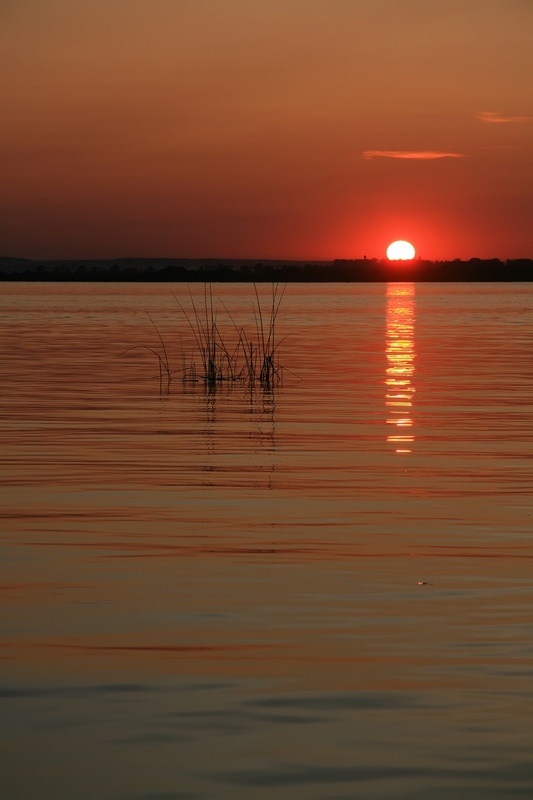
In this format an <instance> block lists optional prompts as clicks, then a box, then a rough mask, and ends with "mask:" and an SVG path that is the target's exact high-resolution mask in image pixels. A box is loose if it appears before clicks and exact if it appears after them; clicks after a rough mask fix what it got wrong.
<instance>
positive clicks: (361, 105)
mask: <svg viewBox="0 0 533 800" xmlns="http://www.w3.org/2000/svg"><path fill="white" fill-rule="evenodd" d="M532 30H533V3H529V2H522V0H505V2H504V0H485V1H484V2H483V3H481V2H474V1H473V2H471V3H468V4H465V3H464V2H462V0H437V1H436V2H434V3H432V4H431V5H430V6H429V7H428V4H427V3H425V2H423V1H422V0H403V1H402V2H401V3H399V2H397V0H358V2H351V3H347V2H345V0H334V2H329V3H326V2H324V0H269V2H254V3H250V2H249V0H217V2H214V0H194V2H193V1H192V0H181V2H175V0H158V2H157V3H155V4H154V3H153V2H148V0H135V2H130V3H124V2H122V0H91V1H90V2H89V0H71V1H70V2H66V1H65V0H47V2H46V3H45V2H42V0H25V2H19V3H15V2H5V3H2V4H0V46H1V47H2V52H3V54H4V74H5V76H6V77H7V80H4V82H3V85H2V88H1V89H0V100H1V104H2V110H3V124H2V129H1V132H0V158H1V160H2V164H3V168H2V172H3V180H2V194H1V197H0V220H1V223H0V255H6V256H20V257H27V258H43V259H46V258H58V259H59V258H108V257H120V256H135V257H143V256H144V257H158V256H165V257H186V258H204V257H205V258H207V257H220V258H256V257H257V258H263V259H267V258H270V259H275V258H285V259H328V260H329V259H333V258H360V257H362V256H363V255H367V256H368V257H378V258H381V257H384V255H385V251H386V247H387V245H388V243H389V242H391V241H393V240H394V239H400V238H408V239H410V240H412V241H416V242H417V253H418V254H419V255H420V256H421V257H422V258H428V259H442V260H444V259H453V258H463V259H468V258H471V257H473V256H478V257H480V258H491V257H499V258H518V257H532V256H533V228H532V226H531V218H532V213H533V146H532V123H531V118H532V117H533V100H532V96H531V89H530V86H531V82H532V80H531V79H532V77H533V76H532V72H533V67H532V65H531V58H530V51H531V44H532V42H531V39H532V33H531V32H532ZM480 109H488V110H484V111H480Z"/></svg>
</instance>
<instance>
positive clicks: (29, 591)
mask: <svg viewBox="0 0 533 800" xmlns="http://www.w3.org/2000/svg"><path fill="white" fill-rule="evenodd" d="M174 291H176V292H178V293H179V297H180V298H181V300H182V301H183V303H184V304H185V305H187V303H189V304H190V300H189V299H188V295H187V293H186V289H185V287H177V288H176V287H175V288H174ZM193 291H194V292H196V294H197V298H198V302H199V304H200V305H201V303H202V302H203V301H202V298H203V294H202V291H203V290H202V289H201V288H200V287H198V289H193ZM213 294H214V296H215V297H220V298H221V300H223V302H224V303H225V305H226V306H227V307H228V309H229V310H230V311H231V313H232V316H233V317H234V318H235V320H238V322H239V324H247V325H249V326H252V327H253V324H254V319H253V313H252V310H251V302H252V297H253V287H250V286H227V285H226V286H215V287H213ZM264 297H265V303H266V304H267V303H268V298H269V291H268V289H267V287H265V289H264ZM219 308H220V312H219V317H218V319H219V322H220V326H221V328H223V329H224V331H225V335H226V336H227V339H228V341H229V339H230V338H231V336H232V330H233V328H232V325H231V323H228V321H227V318H226V317H225V312H224V310H223V307H222V305H220V306H219ZM145 309H146V310H148V311H149V312H150V314H151V315H152V316H153V318H154V320H155V321H156V322H157V325H158V327H159V329H160V331H161V333H162V335H163V338H164V340H165V342H166V344H167V348H168V353H169V359H170V362H171V365H172V366H173V367H174V368H175V369H179V368H181V366H182V363H183V361H182V355H181V353H182V351H184V352H185V358H186V359H189V358H190V357H191V355H190V354H191V352H192V346H193V344H192V336H191V332H190V329H188V327H187V324H186V322H185V321H184V319H183V316H182V315H181V312H180V310H179V308H178V306H177V304H176V302H175V300H174V298H173V297H172V295H171V293H170V289H169V287H168V286H146V285H143V286H141V285H128V286H118V285H117V286H112V285H108V286H98V285H83V284H80V285H74V286H73V285H64V284H56V285H46V284H27V285H21V284H9V285H4V287H3V295H2V299H1V301H0V329H1V339H0V341H1V342H2V345H1V353H0V362H1V363H0V367H1V374H2V376H3V391H2V394H1V395H0V425H1V433H2V442H3V446H2V452H3V459H2V468H1V469H2V475H1V477H2V484H3V489H2V506H1V538H0V596H1V600H2V605H1V618H0V628H1V631H0V646H1V649H0V708H1V712H0V775H1V784H0V785H1V795H2V797H5V798H6V800H11V798H16V800H36V799H37V798H38V799H39V800H40V799H41V798H46V799H48V798H51V799H52V798H53V799H54V800H70V798H76V800H93V798H99V800H100V798H102V799H103V800H107V799H108V798H120V800H148V799H149V798H150V799H151V800H155V799H156V798H157V800H170V798H174V799H177V798H180V800H185V798H195V800H200V799H202V798H209V800H215V799H216V798H237V799H240V798H242V800H248V798H254V799H255V798H265V800H267V799H268V800H269V799H270V798H291V799H292V798H296V799H297V800H300V798H301V799H302V800H303V798H306V800H307V798H311V800H319V799H320V800H326V799H327V800H341V799H342V800H348V799H350V800H351V799H352V798H365V799H366V798H387V800H396V799H397V798H402V799H403V798H409V799H410V800H412V799H413V798H414V799H415V800H419V799H420V800H421V799H422V798H424V799H426V798H432V799H433V798H436V799H437V800H441V799H442V800H444V799H445V800H448V798H459V799H460V800H485V798H489V800H490V799H491V798H494V799H495V800H496V798H497V800H501V799H502V798H505V799H507V798H530V797H532V796H533V762H532V760H531V745H532V726H531V718H532V715H533V700H532V697H533V694H532V689H533V661H532V659H533V625H532V621H533V619H532V616H533V615H532V611H531V609H532V608H533V581H532V576H533V572H532V570H533V560H532V559H533V545H532V528H533V525H532V521H533V466H532V452H533V448H532V444H533V366H532V365H533V360H532V358H531V353H532V351H533V288H532V287H531V284H513V285H510V284H500V285H490V284H488V285H477V286H474V285H457V284H448V285H421V284H417V285H415V284H408V283H406V284H398V283H395V284H388V285H365V284H361V285H357V286H355V285H352V286H347V285H338V286H332V285H323V286H316V285H315V286H310V285H302V286H298V287H296V286H295V287H291V286H289V287H288V289H287V293H286V296H285V298H284V301H283V304H282V310H281V312H280V319H279V325H278V331H277V333H278V336H279V339H280V340H281V339H282V337H284V336H287V339H285V341H284V342H283V343H282V345H281V355H280V360H281V362H282V363H283V364H284V365H285V367H286V368H287V370H290V372H289V371H286V373H285V380H284V384H283V386H281V387H278V388H277V389H276V390H275V391H270V392H268V391H262V390H260V389H258V388H256V389H255V390H253V391H250V390H248V389H246V388H245V387H240V386H234V387H231V388H229V387H220V388H219V389H218V390H217V391H211V392H209V391H206V390H205V388H204V387H203V385H202V384H201V383H199V384H192V385H185V386H184V385H183V384H182V383H181V381H180V380H179V376H178V375H177V374H176V375H175V377H176V378H178V379H177V380H174V381H173V382H172V383H171V384H170V387H169V391H168V392H167V391H166V387H165V386H163V392H162V394H161V395H160V392H159V381H158V377H156V379H155V380H152V376H157V372H158V370H157V363H156V361H155V359H154V356H153V355H152V354H151V353H150V352H149V351H147V350H142V349H140V350H134V351H130V352H129V353H128V354H126V355H120V354H121V352H122V351H123V350H124V349H125V348H127V347H129V346H132V345H148V346H150V347H153V348H156V349H157V348H158V347H159V346H160V345H159V342H158V340H157V336H156V334H155V331H154V329H153V328H152V327H151V325H150V322H149V320H148V318H147V317H146V314H145ZM226 326H227V327H226ZM291 373H295V374H297V375H298V376H299V378H300V380H298V379H297V378H296V377H294V375H292V374H291Z"/></svg>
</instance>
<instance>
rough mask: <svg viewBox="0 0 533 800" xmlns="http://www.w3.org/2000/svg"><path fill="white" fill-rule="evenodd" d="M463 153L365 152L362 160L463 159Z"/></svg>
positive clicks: (417, 151)
mask: <svg viewBox="0 0 533 800" xmlns="http://www.w3.org/2000/svg"><path fill="white" fill-rule="evenodd" d="M464 157H465V156H464V155H463V153H448V152H446V153H443V152H440V151H438V150H365V152H364V153H363V158H366V159H367V160H369V159H372V158H410V159H414V160H417V161H433V160H434V159H436V158H464Z"/></svg>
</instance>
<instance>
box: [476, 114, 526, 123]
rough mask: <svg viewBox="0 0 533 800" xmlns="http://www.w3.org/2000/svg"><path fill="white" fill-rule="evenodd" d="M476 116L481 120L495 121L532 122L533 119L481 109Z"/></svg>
mask: <svg viewBox="0 0 533 800" xmlns="http://www.w3.org/2000/svg"><path fill="white" fill-rule="evenodd" d="M475 117H476V119H479V120H481V122H495V123H501V122H503V123H507V122H531V120H532V119H533V117H505V116H504V115H503V114H500V113H498V111H480V112H479V113H478V114H476V115H475Z"/></svg>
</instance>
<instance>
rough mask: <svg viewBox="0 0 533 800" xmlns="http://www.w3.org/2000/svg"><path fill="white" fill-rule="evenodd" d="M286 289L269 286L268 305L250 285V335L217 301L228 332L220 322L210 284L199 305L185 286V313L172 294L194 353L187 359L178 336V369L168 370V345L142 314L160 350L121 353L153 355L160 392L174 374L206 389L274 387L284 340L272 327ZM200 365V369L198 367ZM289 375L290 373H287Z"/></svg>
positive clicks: (279, 375)
mask: <svg viewBox="0 0 533 800" xmlns="http://www.w3.org/2000/svg"><path fill="white" fill-rule="evenodd" d="M285 288H286V286H283V287H282V288H280V285H279V284H277V283H276V284H273V285H272V294H271V298H270V302H269V304H268V306H265V304H264V301H263V304H262V303H261V299H260V296H259V292H258V289H257V286H256V285H255V284H254V292H255V297H254V299H253V300H252V307H253V316H254V322H255V325H254V331H253V333H250V332H249V331H247V330H246V329H245V328H244V326H242V325H238V324H237V322H236V321H235V319H234V317H233V315H232V314H231V312H230V310H229V309H228V308H227V307H226V305H225V304H224V303H223V301H220V303H221V305H222V307H223V309H224V311H225V312H226V317H227V319H228V320H229V322H230V323H231V326H230V332H228V330H227V326H226V327H221V325H220V324H219V314H218V310H217V308H216V304H215V302H214V299H213V290H212V286H211V284H205V286H204V297H203V304H201V303H200V304H199V303H197V302H196V301H195V299H194V297H193V295H192V292H191V290H190V287H188V291H189V299H190V309H189V310H187V308H185V306H184V305H183V303H181V301H180V300H179V298H178V297H176V295H175V294H174V293H173V297H174V299H175V301H176V303H177V305H178V306H179V309H180V311H181V313H182V314H183V317H184V319H185V321H186V323H187V325H188V327H189V330H190V332H191V333H192V341H193V343H194V344H193V351H192V353H190V354H189V355H186V353H185V349H184V347H183V338H182V337H181V336H180V345H181V347H180V349H181V369H179V370H172V369H171V367H170V361H169V357H168V351H167V347H166V345H165V342H164V340H163V337H162V335H161V332H160V330H159V329H158V327H157V325H156V324H155V322H154V320H153V319H152V317H151V316H150V314H148V312H146V313H147V316H148V318H149V320H150V322H151V324H152V326H153V328H154V330H155V332H156V334H157V337H158V339H159V343H160V346H161V350H160V351H158V350H156V349H155V348H153V347H149V346H146V345H139V346H137V347H130V348H128V349H127V350H125V351H124V352H125V353H126V352H129V351H131V350H136V349H137V350H138V349H144V350H148V351H149V352H151V353H153V354H154V355H155V356H156V358H157V360H158V365H159V385H160V391H162V389H163V380H164V378H166V381H167V388H169V386H170V383H171V381H172V379H173V376H174V375H175V374H177V373H181V379H182V381H183V383H199V382H203V383H204V384H205V385H206V386H208V387H209V388H210V390H213V389H215V388H216V387H217V386H219V385H220V384H221V383H229V384H236V383H239V384H244V385H247V386H249V387H253V386H261V387H262V388H264V389H269V390H270V389H273V388H274V387H275V386H277V385H279V384H280V383H282V381H283V371H284V370H283V367H282V366H281V364H280V362H279V347H280V345H281V343H282V342H283V341H284V339H281V340H279V339H278V337H277V333H276V323H277V319H278V314H279V310H280V306H281V301H282V299H283V295H284V293H285ZM197 362H199V366H197ZM291 374H292V373H291Z"/></svg>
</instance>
